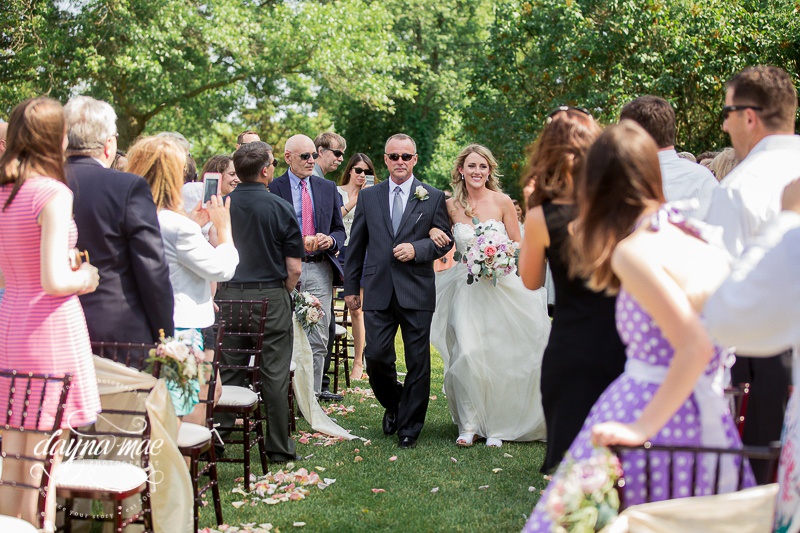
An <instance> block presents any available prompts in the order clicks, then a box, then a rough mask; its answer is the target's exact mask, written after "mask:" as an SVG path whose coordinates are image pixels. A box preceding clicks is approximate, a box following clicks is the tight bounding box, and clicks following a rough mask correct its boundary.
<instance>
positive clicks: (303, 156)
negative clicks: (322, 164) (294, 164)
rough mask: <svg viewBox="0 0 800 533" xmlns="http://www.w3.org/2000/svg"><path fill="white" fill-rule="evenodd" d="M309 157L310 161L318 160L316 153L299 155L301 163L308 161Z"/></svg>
mask: <svg viewBox="0 0 800 533" xmlns="http://www.w3.org/2000/svg"><path fill="white" fill-rule="evenodd" d="M309 157H310V158H312V159H318V158H319V154H318V153H317V152H313V153H310V154H309V153H305V154H300V159H302V160H303V161H308V158H309Z"/></svg>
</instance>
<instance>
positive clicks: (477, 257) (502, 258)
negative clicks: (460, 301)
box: [453, 218, 519, 285]
mask: <svg viewBox="0 0 800 533" xmlns="http://www.w3.org/2000/svg"><path fill="white" fill-rule="evenodd" d="M472 223H473V224H474V226H475V240H474V241H473V242H472V244H471V245H470V247H469V250H467V253H466V254H461V253H459V252H456V253H455V254H453V258H454V259H455V260H456V261H463V262H465V263H466V264H467V284H472V283H474V282H475V281H477V280H480V279H485V280H487V281H491V282H492V285H497V280H498V279H499V278H502V277H503V276H507V275H509V274H515V273H516V272H517V258H518V257H519V243H517V242H514V241H512V240H511V239H509V238H508V235H506V234H505V232H504V231H503V230H502V229H501V228H500V227H498V226H497V225H495V223H492V222H491V221H489V222H480V221H479V220H478V219H477V218H473V219H472Z"/></svg>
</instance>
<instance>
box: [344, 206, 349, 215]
mask: <svg viewBox="0 0 800 533" xmlns="http://www.w3.org/2000/svg"><path fill="white" fill-rule="evenodd" d="M342 209H344V214H345V215H346V214H347V213H349V212H350V210H349V209H347V207H345V206H342Z"/></svg>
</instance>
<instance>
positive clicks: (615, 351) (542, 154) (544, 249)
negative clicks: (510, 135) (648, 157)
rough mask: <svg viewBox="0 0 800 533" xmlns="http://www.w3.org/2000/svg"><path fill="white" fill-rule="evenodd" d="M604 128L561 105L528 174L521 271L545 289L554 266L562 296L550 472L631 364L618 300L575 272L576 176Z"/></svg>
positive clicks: (550, 347) (554, 335)
mask: <svg viewBox="0 0 800 533" xmlns="http://www.w3.org/2000/svg"><path fill="white" fill-rule="evenodd" d="M600 132H601V129H600V126H598V125H597V122H595V120H594V119H593V118H592V117H591V115H589V114H588V112H585V111H583V110H581V109H577V108H558V109H556V110H555V111H554V112H553V113H551V114H550V116H548V118H547V121H546V123H545V126H544V129H543V130H542V133H541V134H540V135H539V138H538V139H537V140H536V142H535V143H534V145H533V148H532V150H531V153H530V159H529V164H528V168H527V173H526V174H525V176H523V179H522V182H523V183H533V182H534V181H535V187H532V189H533V192H532V194H531V196H530V198H529V199H526V202H527V205H528V206H529V210H528V215H527V217H526V219H525V234H524V239H523V242H522V250H520V257H519V272H520V276H521V277H522V281H523V283H524V284H525V286H526V287H528V288H529V289H538V288H539V287H541V286H542V284H543V283H544V276H545V265H547V264H549V266H550V270H551V271H552V274H553V282H554V283H555V296H556V298H555V308H554V312H553V327H552V329H551V330H550V340H549V341H548V344H547V349H546V350H545V352H544V358H543V360H542V407H543V408H544V417H545V420H546V421H547V454H546V455H545V458H544V462H543V463H542V466H541V471H542V472H544V473H549V472H551V471H552V470H553V469H554V468H555V467H556V466H558V463H559V462H560V461H561V458H562V457H563V456H564V452H566V451H567V448H569V445H570V444H572V441H573V440H574V439H575V437H576V436H577V435H578V431H580V429H581V425H582V424H583V421H584V420H585V419H586V417H587V416H588V414H589V410H590V409H591V408H592V405H594V402H595V401H597V398H598V397H599V396H600V394H601V393H602V392H603V391H604V390H605V388H606V387H607V386H608V385H609V384H610V383H611V382H612V381H614V379H615V378H616V377H617V376H619V375H620V374H621V373H622V369H623V367H624V365H625V350H624V347H623V346H622V342H620V340H619V335H618V334H617V330H616V328H615V326H614V298H613V297H611V296H607V295H604V294H602V293H598V292H594V291H592V290H590V289H588V288H586V284H585V280H584V279H581V278H575V277H572V276H570V274H569V267H570V260H569V258H568V253H567V252H568V250H569V247H570V233H569V229H568V228H569V224H570V222H571V221H572V219H573V218H575V201H574V185H573V180H574V178H575V176H576V174H577V173H578V172H579V171H580V168H581V166H582V165H583V160H584V157H585V155H586V151H587V150H588V149H589V146H591V144H592V142H594V140H595V139H596V138H597V136H598V135H600ZM545 259H546V260H547V263H545Z"/></svg>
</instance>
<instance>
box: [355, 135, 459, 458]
mask: <svg viewBox="0 0 800 533" xmlns="http://www.w3.org/2000/svg"><path fill="white" fill-rule="evenodd" d="M385 152H386V153H385V154H384V156H383V159H384V161H385V163H386V166H387V167H388V169H389V176H390V178H391V179H389V180H387V181H384V182H382V183H379V184H378V185H375V186H374V187H368V188H365V189H362V191H361V192H360V193H359V198H358V204H357V206H356V212H355V218H354V220H353V227H352V229H351V231H350V241H349V243H348V245H347V257H346V258H345V261H346V263H345V281H344V294H345V302H347V306H348V307H349V308H350V309H358V308H359V307H361V301H360V297H359V291H360V289H361V277H362V274H363V278H364V304H363V306H364V326H365V329H366V336H367V342H366V348H365V349H364V354H365V357H366V360H367V372H368V373H369V382H370V385H371V386H372V390H373V391H374V392H375V397H376V398H377V399H378V401H379V402H381V405H383V407H384V408H385V409H386V412H385V413H384V415H383V432H384V433H385V434H387V435H391V434H393V433H395V432H397V434H398V437H399V444H400V447H401V448H413V447H414V446H416V443H417V439H418V438H419V434H420V431H422V425H423V424H424V422H425V414H426V411H427V409H428V397H429V394H430V370H431V361H430V359H431V347H430V331H431V319H432V317H433V311H434V309H435V307H436V283H435V278H434V271H433V262H434V260H435V259H438V258H439V257H441V256H443V255H444V254H446V253H447V251H448V250H449V249H450V248H451V247H452V246H453V245H452V234H451V233H450V221H449V219H448V217H447V207H446V205H445V198H444V194H443V193H442V191H440V190H438V189H435V188H433V187H431V186H429V185H425V184H423V183H421V182H420V181H419V180H417V179H416V178H415V177H414V175H413V170H414V165H415V164H416V163H417V146H416V143H415V142H414V140H413V139H412V138H411V137H409V136H408V135H404V134H397V135H393V136H392V137H390V138H389V140H388V141H386V149H385ZM434 227H435V228H439V229H440V230H442V231H444V232H445V233H446V234H447V236H448V237H449V238H450V243H449V244H448V245H446V246H444V247H437V246H436V244H434V242H433V241H432V240H431V239H430V237H429V232H430V230H431V228H434ZM365 257H366V261H367V263H366V265H364V259H365ZM398 326H399V327H400V329H401V333H402V336H403V345H404V349H405V360H406V367H407V370H408V373H407V375H406V379H405V383H404V384H400V383H399V382H398V381H397V369H396V367H395V360H396V354H395V349H394V338H395V335H396V334H397V328H398Z"/></svg>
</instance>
